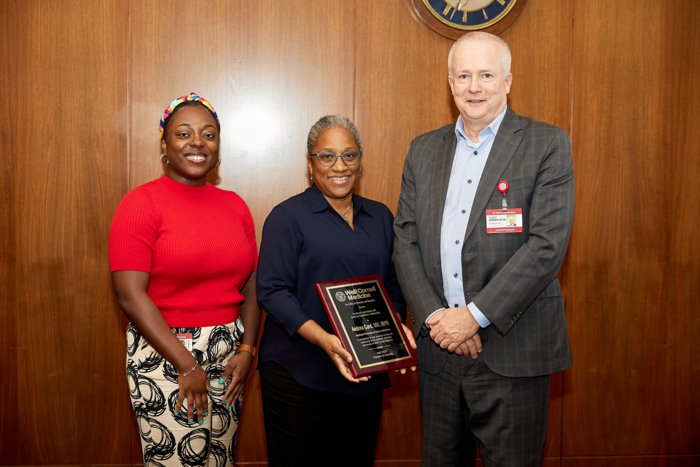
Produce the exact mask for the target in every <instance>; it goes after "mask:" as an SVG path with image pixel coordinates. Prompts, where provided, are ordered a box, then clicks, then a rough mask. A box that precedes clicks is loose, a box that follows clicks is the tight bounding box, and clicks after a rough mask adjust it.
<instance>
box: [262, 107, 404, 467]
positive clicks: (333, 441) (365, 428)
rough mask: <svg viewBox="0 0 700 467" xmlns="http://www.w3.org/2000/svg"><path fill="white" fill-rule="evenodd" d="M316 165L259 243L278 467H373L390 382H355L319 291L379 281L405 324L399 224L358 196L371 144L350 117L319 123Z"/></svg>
mask: <svg viewBox="0 0 700 467" xmlns="http://www.w3.org/2000/svg"><path fill="white" fill-rule="evenodd" d="M307 159H308V161H307V166H308V170H309V179H310V180H311V181H312V184H311V186H310V187H309V188H308V189H306V190H305V191H304V192H303V193H300V194H298V195H296V196H293V197H291V198H289V199H288V200H286V201H284V202H282V203H281V204H279V205H278V206H276V207H275V208H274V209H273V210H272V212H271V213H270V215H269V216H268V218H267V220H266V221H265V225H264V227H263V234H262V242H261V245H260V259H259V262H258V273H257V293H258V299H259V301H260V303H261V304H262V306H263V307H264V308H265V310H266V311H267V320H266V323H265V328H264V331H263V336H262V342H261V345H260V364H259V367H260V380H261V385H262V402H263V414H264V419H265V433H266V435H267V450H268V458H269V465H270V466H271V467H275V466H298V465H305V466H312V465H313V466H321V465H323V466H328V465H334V466H343V465H347V466H353V467H361V466H372V465H374V451H375V446H376V439H377V432H378V430H379V419H380V416H381V411H382V393H383V390H384V388H386V387H387V386H388V385H389V379H388V377H387V375H386V374H380V375H374V376H372V377H371V378H367V377H364V378H359V379H356V378H353V376H352V373H351V372H350V370H349V369H348V366H347V363H346V362H348V361H350V360H351V356H350V354H349V353H348V352H346V351H345V350H344V349H343V348H342V346H341V345H340V341H339V340H338V338H337V337H336V336H335V335H334V334H333V328H332V327H331V324H330V321H329V320H328V318H327V316H326V314H325V311H324V309H323V305H322V304H321V301H320V300H319V298H318V295H317V294H316V291H315V289H314V284H315V283H316V282H325V281H332V280H339V279H348V278H352V277H359V276H366V275H371V274H378V275H379V276H381V278H382V281H383V282H384V285H385V287H386V289H387V291H388V293H389V296H390V299H391V301H392V302H393V305H394V307H395V309H396V311H397V312H399V314H400V315H401V318H402V319H404V318H405V316H406V306H405V303H404V300H403V297H402V296H401V291H400V289H399V285H398V282H397V280H396V275H395V272H394V266H393V264H392V262H391V250H392V244H393V241H394V233H393V229H392V222H393V216H392V214H391V212H390V211H389V209H388V208H387V207H386V206H385V205H384V204H382V203H378V202H376V201H372V200H369V199H366V198H362V197H360V196H357V195H354V194H353V188H354V186H355V184H356V182H357V180H358V179H359V178H360V177H361V176H362V144H361V142H360V136H359V133H358V131H357V128H356V127H355V125H354V124H353V123H352V122H351V121H350V120H349V119H347V118H345V117H339V116H334V115H330V116H325V117H322V118H321V119H320V120H318V121H317V122H316V123H315V124H314V125H313V126H312V127H311V130H310V131H309V136H308V139H307ZM404 330H405V331H406V334H407V335H408V336H409V339H410V340H411V341H412V337H410V336H411V332H410V331H409V330H408V328H406V327H405V326H404ZM411 343H413V342H411Z"/></svg>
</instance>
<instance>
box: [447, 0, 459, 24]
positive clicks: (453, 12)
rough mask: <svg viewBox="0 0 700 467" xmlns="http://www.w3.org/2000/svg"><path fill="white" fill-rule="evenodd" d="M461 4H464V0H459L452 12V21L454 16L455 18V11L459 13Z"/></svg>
mask: <svg viewBox="0 0 700 467" xmlns="http://www.w3.org/2000/svg"><path fill="white" fill-rule="evenodd" d="M461 6H462V0H459V1H458V2H457V6H456V7H455V9H454V10H452V14H451V15H450V21H452V18H454V16H455V13H457V10H459V9H460V7H461Z"/></svg>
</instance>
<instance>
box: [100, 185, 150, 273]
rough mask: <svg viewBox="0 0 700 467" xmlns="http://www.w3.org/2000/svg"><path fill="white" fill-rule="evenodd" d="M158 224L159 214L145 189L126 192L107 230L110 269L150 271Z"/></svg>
mask: <svg viewBox="0 0 700 467" xmlns="http://www.w3.org/2000/svg"><path fill="white" fill-rule="evenodd" d="M160 223H161V222H160V215H159V214H158V211H157V209H156V207H155V204H154V203H153V200H152V199H151V197H150V196H149V194H148V192H147V191H145V190H138V189H137V190H133V191H131V192H129V193H127V195H126V196H125V197H124V199H122V201H121V202H120V203H119V206H118V207H117V211H116V212H115V214H114V218H113V219H112V225H111V228H110V231H109V269H110V271H112V272H114V271H143V272H151V261H152V258H153V247H154V245H155V242H156V240H157V239H158V235H159V225H160Z"/></svg>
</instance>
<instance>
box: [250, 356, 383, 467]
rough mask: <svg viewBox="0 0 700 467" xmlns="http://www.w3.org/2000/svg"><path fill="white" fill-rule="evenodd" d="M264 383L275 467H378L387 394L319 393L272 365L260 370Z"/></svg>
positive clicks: (272, 466)
mask: <svg viewBox="0 0 700 467" xmlns="http://www.w3.org/2000/svg"><path fill="white" fill-rule="evenodd" d="M260 383H261V387H262V404H263V417H264V419H265V435H266V437H267V454H268V460H269V465H270V467H287V466H288V467H296V466H304V467H306V466H319V467H320V466H323V467H328V466H348V467H350V466H352V467H363V466H368V467H371V466H373V465H374V452H375V448H376V445H377V433H378V431H379V420H380V418H381V414H382V394H383V392H382V391H378V392H376V393H373V394H370V395H367V396H351V395H347V394H341V393H337V392H325V391H316V390H313V389H309V388H307V387H306V386H303V385H301V384H299V383H297V382H296V380H294V378H292V376H291V375H290V374H289V372H288V371H287V370H286V369H285V368H284V367H282V366H281V365H279V364H277V363H273V362H266V363H263V364H262V365H261V367H260ZM359 384H362V383H359Z"/></svg>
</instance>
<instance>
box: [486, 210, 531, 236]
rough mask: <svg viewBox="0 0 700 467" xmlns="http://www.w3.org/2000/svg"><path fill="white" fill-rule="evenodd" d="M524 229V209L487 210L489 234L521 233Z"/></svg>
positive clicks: (487, 231)
mask: <svg viewBox="0 0 700 467" xmlns="http://www.w3.org/2000/svg"><path fill="white" fill-rule="evenodd" d="M522 231H523V210H522V209H521V208H513V209H487V210H486V233H487V234H504V233H520V232H522Z"/></svg>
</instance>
